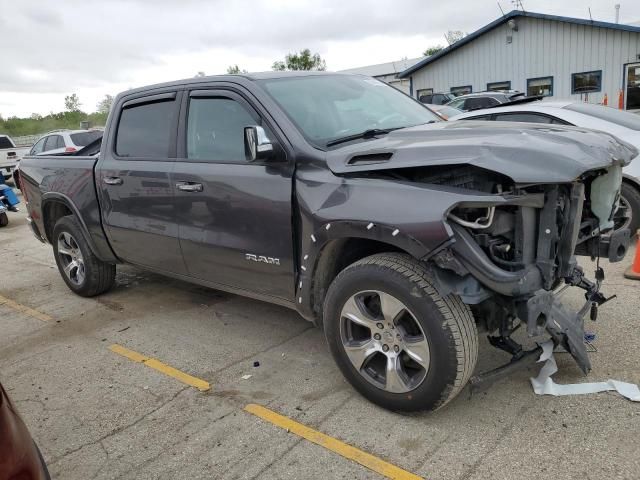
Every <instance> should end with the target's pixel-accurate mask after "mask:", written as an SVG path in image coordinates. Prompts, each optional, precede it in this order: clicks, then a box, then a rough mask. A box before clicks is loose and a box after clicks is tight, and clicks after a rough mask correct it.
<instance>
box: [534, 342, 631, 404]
mask: <svg viewBox="0 0 640 480" xmlns="http://www.w3.org/2000/svg"><path fill="white" fill-rule="evenodd" d="M540 346H541V347H542V355H540V359H539V360H538V363H540V362H545V364H544V365H543V366H542V368H541V369H540V373H539V374H538V376H537V378H531V385H532V386H533V391H534V392H535V393H536V395H554V396H563V395H584V394H587V393H598V392H610V391H616V392H618V393H619V394H620V395H622V396H623V397H625V398H627V399H629V400H631V401H632V402H640V389H639V388H638V386H637V385H635V384H633V383H626V382H620V381H618V380H611V379H609V380H607V381H606V382H593V383H573V384H569V385H558V384H557V383H555V382H554V381H553V380H552V379H551V376H552V375H553V374H554V373H556V372H557V371H558V365H557V364H556V359H555V358H554V357H553V341H551V340H549V341H547V342H545V343H543V344H541V345H540Z"/></svg>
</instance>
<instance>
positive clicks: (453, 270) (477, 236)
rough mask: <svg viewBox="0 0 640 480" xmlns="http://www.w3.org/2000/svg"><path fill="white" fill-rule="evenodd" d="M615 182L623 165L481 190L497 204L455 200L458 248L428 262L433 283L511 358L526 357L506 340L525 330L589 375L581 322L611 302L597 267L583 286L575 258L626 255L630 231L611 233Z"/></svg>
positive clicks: (451, 220) (450, 219)
mask: <svg viewBox="0 0 640 480" xmlns="http://www.w3.org/2000/svg"><path fill="white" fill-rule="evenodd" d="M496 178H498V177H496ZM621 180H622V167H621V166H620V165H617V164H612V165H611V166H609V167H608V168H601V169H597V170H593V171H588V172H586V173H584V174H583V175H581V176H580V177H579V178H577V179H576V180H575V181H573V182H570V183H561V184H542V183H541V184H524V185H520V184H515V183H506V184H505V183H504V181H503V182H498V181H496V183H495V184H493V185H489V184H487V185H486V186H485V188H489V189H491V191H493V192H495V193H496V194H497V195H495V197H496V200H497V198H500V199H501V202H497V201H491V200H488V201H486V202H472V203H465V202H461V203H458V204H456V205H455V206H454V207H453V208H451V209H450V210H449V211H448V212H447V223H448V225H449V226H450V227H451V229H452V231H453V238H454V242H453V243H452V244H451V245H450V246H449V247H448V248H445V249H443V250H441V251H439V252H438V253H436V254H435V255H434V256H433V257H432V258H431V261H432V262H433V263H434V264H435V266H436V267H437V268H434V271H435V273H436V275H437V277H438V280H439V283H440V284H441V285H442V286H443V287H444V288H445V289H446V290H447V291H449V292H453V293H456V294H458V295H460V296H461V297H462V299H463V300H464V301H465V302H466V303H467V304H470V305H472V309H473V311H474V314H475V315H476V318H477V320H478V322H479V324H480V325H481V326H482V327H484V328H485V329H486V330H487V331H488V332H490V333H491V336H490V337H489V338H490V341H491V342H492V343H493V345H494V346H496V347H498V348H501V349H503V350H506V351H508V352H509V353H511V354H512V355H514V359H518V358H520V357H521V356H523V355H524V353H525V352H523V351H522V347H521V346H520V345H518V344H517V343H516V342H514V341H513V340H512V339H511V334H512V333H513V332H514V331H515V330H516V329H517V328H519V327H520V326H521V325H524V326H525V327H526V330H527V332H528V334H529V335H530V336H538V335H542V334H544V333H545V331H546V332H547V333H548V334H550V335H551V337H552V338H553V339H554V341H555V343H556V344H559V345H562V346H563V347H564V348H565V349H566V350H567V351H569V352H570V353H571V354H572V355H573V357H574V358H575V360H576V362H577V363H578V365H579V366H580V368H581V369H582V370H583V371H584V372H585V373H587V372H588V371H589V370H590V369H591V364H590V361H589V357H588V354H587V351H586V348H585V344H584V318H585V317H586V316H587V314H589V315H590V316H591V318H592V319H595V317H596V315H597V310H598V307H599V306H600V305H602V304H603V303H605V302H606V301H607V300H608V298H607V297H606V296H605V295H604V294H603V293H602V292H601V291H600V287H601V283H602V280H603V279H604V272H603V270H602V269H601V268H598V269H597V271H596V272H595V274H594V278H593V279H589V278H588V276H587V275H586V274H585V272H584V270H583V269H582V267H580V266H579V265H578V262H577V261H576V255H588V256H591V257H593V258H596V257H600V258H606V259H608V260H609V261H611V262H617V261H620V260H621V259H622V258H624V256H625V254H626V251H627V249H628V245H629V231H628V230H621V229H618V230H616V229H615V228H614V226H615V225H616V222H617V217H616V215H617V214H619V199H620V186H621ZM442 181H443V182H444V183H449V184H451V182H454V181H455V180H454V179H453V177H450V178H449V179H446V178H445V177H442ZM567 286H573V287H578V288H581V289H583V290H584V295H585V303H584V305H583V306H582V308H580V310H578V311H572V310H570V309H568V308H566V307H565V306H563V305H562V303H561V302H560V300H559V292H560V290H562V289H563V288H565V287H567Z"/></svg>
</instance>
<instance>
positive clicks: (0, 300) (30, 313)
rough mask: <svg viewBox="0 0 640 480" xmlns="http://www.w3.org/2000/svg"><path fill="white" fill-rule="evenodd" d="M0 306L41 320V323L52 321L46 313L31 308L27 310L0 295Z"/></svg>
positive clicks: (24, 306) (23, 306) (25, 307)
mask: <svg viewBox="0 0 640 480" xmlns="http://www.w3.org/2000/svg"><path fill="white" fill-rule="evenodd" d="M0 305H2V306H5V307H9V308H10V309H12V310H15V311H16V312H19V313H24V314H25V315H28V316H30V317H33V318H37V319H38V320H42V321H43V322H48V321H49V320H52V317H50V316H49V315H47V314H46V313H42V312H39V311H38V310H34V309H33V308H29V307H27V306H26V305H22V304H21V303H18V302H14V301H13V300H11V299H9V298H7V297H3V296H2V295H0Z"/></svg>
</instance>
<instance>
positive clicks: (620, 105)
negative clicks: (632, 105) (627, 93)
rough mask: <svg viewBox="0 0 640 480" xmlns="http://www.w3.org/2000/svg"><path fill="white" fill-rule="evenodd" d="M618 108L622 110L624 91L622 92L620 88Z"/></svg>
mask: <svg viewBox="0 0 640 480" xmlns="http://www.w3.org/2000/svg"><path fill="white" fill-rule="evenodd" d="M618 109H619V110H624V93H622V90H620V92H619V93H618Z"/></svg>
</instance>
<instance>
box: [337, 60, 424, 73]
mask: <svg viewBox="0 0 640 480" xmlns="http://www.w3.org/2000/svg"><path fill="white" fill-rule="evenodd" d="M423 58H424V57H418V58H403V59H402V60H396V61H395V62H387V63H378V64H377V65H367V66H364V67H357V68H347V69H346V70H338V71H339V72H340V73H358V74H360V75H367V76H369V77H379V76H381V75H392V74H394V73H400V72H403V71H405V70H406V69H407V68H409V67H412V66H413V65H415V64H416V63H418V62H419V61H420V60H422V59H423Z"/></svg>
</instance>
